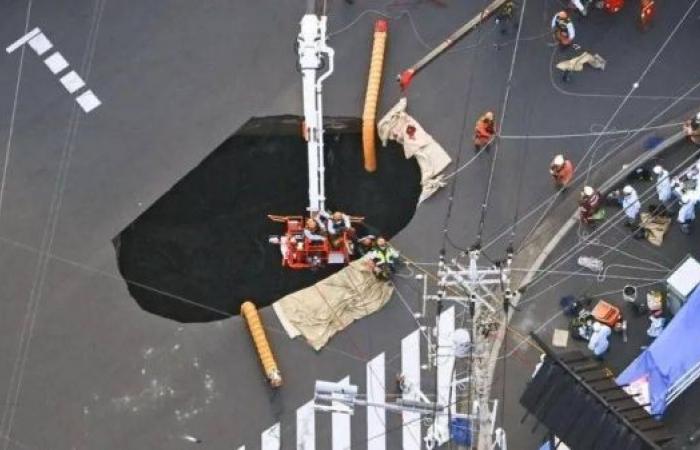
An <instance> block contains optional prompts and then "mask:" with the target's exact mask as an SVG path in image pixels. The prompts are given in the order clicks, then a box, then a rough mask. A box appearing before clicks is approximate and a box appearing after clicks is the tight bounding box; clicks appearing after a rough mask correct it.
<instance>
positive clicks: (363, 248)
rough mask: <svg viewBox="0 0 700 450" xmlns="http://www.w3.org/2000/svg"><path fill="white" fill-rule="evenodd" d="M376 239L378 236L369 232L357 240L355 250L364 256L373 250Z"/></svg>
mask: <svg viewBox="0 0 700 450" xmlns="http://www.w3.org/2000/svg"><path fill="white" fill-rule="evenodd" d="M376 240H377V238H376V236H374V235H373V234H367V235H365V236H362V237H360V238H358V239H357V240H356V241H355V252H356V253H357V255H358V256H360V257H362V256H365V255H366V254H368V253H369V252H371V251H372V249H373V248H374V245H375V241H376Z"/></svg>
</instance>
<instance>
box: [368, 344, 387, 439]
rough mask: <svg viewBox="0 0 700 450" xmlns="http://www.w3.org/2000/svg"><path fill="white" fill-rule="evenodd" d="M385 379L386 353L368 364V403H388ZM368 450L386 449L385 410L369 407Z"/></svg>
mask: <svg viewBox="0 0 700 450" xmlns="http://www.w3.org/2000/svg"><path fill="white" fill-rule="evenodd" d="M384 379H385V375H384V353H380V354H379V355H377V356H375V357H374V359H372V360H371V361H370V362H368V363H367V401H368V402H377V403H384V402H386V393H385V383H384ZM367 449H368V450H385V449H386V411H385V410H384V408H378V407H375V406H369V407H367Z"/></svg>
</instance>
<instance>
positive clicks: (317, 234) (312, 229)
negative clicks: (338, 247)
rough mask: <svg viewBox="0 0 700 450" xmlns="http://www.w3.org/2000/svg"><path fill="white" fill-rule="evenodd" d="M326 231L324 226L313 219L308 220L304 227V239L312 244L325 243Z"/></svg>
mask: <svg viewBox="0 0 700 450" xmlns="http://www.w3.org/2000/svg"><path fill="white" fill-rule="evenodd" d="M324 232H325V230H324V229H323V225H322V224H321V223H320V222H319V221H318V220H316V219H314V218H313V217H309V218H308V219H306V226H305V227H304V237H305V238H306V239H308V240H309V241H311V242H323V241H325V240H326V237H325V236H324V235H323V234H324Z"/></svg>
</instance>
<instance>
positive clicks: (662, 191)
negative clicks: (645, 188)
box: [652, 165, 673, 209]
mask: <svg viewBox="0 0 700 450" xmlns="http://www.w3.org/2000/svg"><path fill="white" fill-rule="evenodd" d="M652 170H653V172H654V174H655V175H656V195H657V196H658V197H659V201H660V202H661V203H662V204H663V205H664V206H665V207H666V209H669V208H670V206H671V203H673V185H672V183H671V176H670V175H669V173H668V170H666V169H664V168H663V167H661V166H660V165H656V166H654V169H652Z"/></svg>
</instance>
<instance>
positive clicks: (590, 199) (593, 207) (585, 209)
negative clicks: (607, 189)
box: [579, 186, 603, 224]
mask: <svg viewBox="0 0 700 450" xmlns="http://www.w3.org/2000/svg"><path fill="white" fill-rule="evenodd" d="M602 203H603V202H602V196H601V195H600V192H598V191H596V190H595V189H593V188H592V187H590V186H584V188H583V191H581V200H580V201H579V206H580V208H579V218H580V219H581V222H583V223H585V224H590V223H592V222H594V221H596V220H600V219H602V218H603V214H602V213H601V212H600V211H602V210H600V206H601V204H602ZM599 210H600V211H599Z"/></svg>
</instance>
